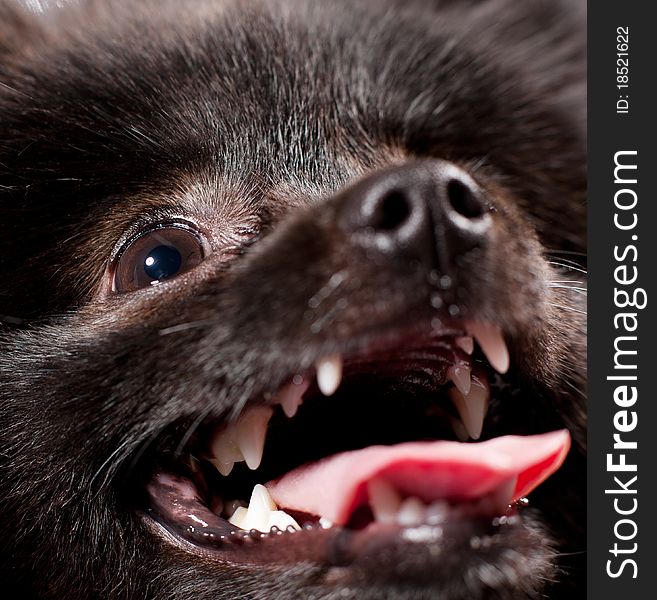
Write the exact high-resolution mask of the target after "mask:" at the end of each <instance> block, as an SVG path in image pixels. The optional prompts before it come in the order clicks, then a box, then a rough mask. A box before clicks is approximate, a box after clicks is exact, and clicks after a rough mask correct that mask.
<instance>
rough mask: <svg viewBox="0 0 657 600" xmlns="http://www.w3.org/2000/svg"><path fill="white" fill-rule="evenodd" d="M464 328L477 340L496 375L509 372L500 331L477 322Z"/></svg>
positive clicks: (495, 327) (493, 326)
mask: <svg viewBox="0 0 657 600" xmlns="http://www.w3.org/2000/svg"><path fill="white" fill-rule="evenodd" d="M466 327H467V329H468V332H469V333H470V334H471V335H472V336H473V337H474V339H476V340H477V343H478V344H479V346H480V347H481V350H482V351H483V353H484V354H485V355H486V358H487V359H488V362H489V363H490V364H491V366H492V367H493V368H494V369H495V370H496V371H497V372H498V373H506V372H507V371H508V370H509V349H508V348H507V346H506V342H505V341H504V337H503V336H502V330H501V329H500V328H499V327H498V326H497V325H489V324H488V323H481V322H479V321H470V322H469V323H468V324H467V326H466Z"/></svg>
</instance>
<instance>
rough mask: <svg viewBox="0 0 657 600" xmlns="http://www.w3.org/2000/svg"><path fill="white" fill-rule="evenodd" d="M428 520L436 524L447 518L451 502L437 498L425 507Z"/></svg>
mask: <svg viewBox="0 0 657 600" xmlns="http://www.w3.org/2000/svg"><path fill="white" fill-rule="evenodd" d="M425 514H426V518H427V522H428V523H431V524H432V525H435V524H437V523H443V522H444V521H446V520H447V516H448V514H449V504H447V502H446V501H444V500H436V501H435V502H433V503H431V504H430V505H429V506H427V508H426V509H425Z"/></svg>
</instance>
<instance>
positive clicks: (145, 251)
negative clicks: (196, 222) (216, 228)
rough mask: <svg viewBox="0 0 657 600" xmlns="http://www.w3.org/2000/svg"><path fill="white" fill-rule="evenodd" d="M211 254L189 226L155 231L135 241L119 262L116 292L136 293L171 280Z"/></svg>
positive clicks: (129, 245)
mask: <svg viewBox="0 0 657 600" xmlns="http://www.w3.org/2000/svg"><path fill="white" fill-rule="evenodd" d="M207 254H208V252H207V244H206V243H204V240H203V238H202V237H201V236H200V234H199V233H197V232H196V231H193V230H191V229H190V228H188V227H186V226H185V227H184V226H182V225H164V226H160V227H158V228H157V229H151V230H149V231H146V232H144V233H142V234H140V235H139V236H137V237H136V238H134V239H133V240H131V241H130V242H129V243H128V244H127V246H126V247H125V248H124V249H123V250H121V252H120V253H119V255H118V257H117V258H116V259H115V264H114V278H113V284H112V291H114V292H117V293H124V292H132V291H135V290H138V289H141V288H144V287H148V286H149V285H154V284H157V283H159V282H161V281H164V280H166V279H171V278H172V277H175V276H177V275H180V274H181V273H184V272H186V271H189V270H191V269H193V268H194V267H196V266H197V265H198V264H200V263H201V262H202V261H203V259H204V258H205V256H206V255H207Z"/></svg>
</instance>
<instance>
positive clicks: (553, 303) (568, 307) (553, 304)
mask: <svg viewBox="0 0 657 600" xmlns="http://www.w3.org/2000/svg"><path fill="white" fill-rule="evenodd" d="M548 304H549V305H550V306H554V307H555V308H562V309H563V310H569V311H570V312H574V313H578V314H580V315H586V314H588V313H587V312H586V311H585V310H580V309H579V308H574V307H572V306H565V305H564V304H556V303H555V302H548Z"/></svg>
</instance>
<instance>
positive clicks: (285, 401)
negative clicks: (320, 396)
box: [274, 379, 309, 419]
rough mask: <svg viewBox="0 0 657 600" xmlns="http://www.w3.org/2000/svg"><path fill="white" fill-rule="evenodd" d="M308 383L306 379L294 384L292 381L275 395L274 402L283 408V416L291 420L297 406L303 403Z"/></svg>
mask: <svg viewBox="0 0 657 600" xmlns="http://www.w3.org/2000/svg"><path fill="white" fill-rule="evenodd" d="M308 385H309V382H308V381H307V380H306V379H303V380H302V381H301V383H295V382H294V381H292V382H291V383H288V384H287V385H286V386H285V387H283V388H281V390H280V391H279V392H278V393H277V394H276V397H275V398H274V402H278V403H279V404H280V405H281V407H282V408H283V412H284V413H285V415H286V416H287V417H288V418H289V419H291V418H292V417H293V416H294V415H295V414H297V410H298V409H299V406H300V405H301V403H302V402H303V395H304V394H305V393H306V390H307V389H308Z"/></svg>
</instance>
